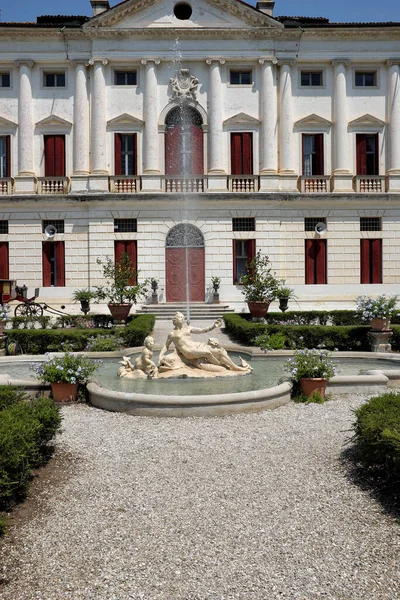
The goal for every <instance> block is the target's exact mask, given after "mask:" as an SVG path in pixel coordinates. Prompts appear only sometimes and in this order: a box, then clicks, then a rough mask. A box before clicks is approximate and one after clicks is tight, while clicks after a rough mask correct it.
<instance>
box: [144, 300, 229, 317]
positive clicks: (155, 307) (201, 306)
mask: <svg viewBox="0 0 400 600" xmlns="http://www.w3.org/2000/svg"><path fill="white" fill-rule="evenodd" d="M178 311H179V312H182V313H183V314H184V315H186V312H187V306H186V304H182V303H178V302H177V303H169V302H168V304H167V303H165V304H144V305H142V306H141V307H140V308H137V309H136V314H141V315H143V314H152V315H156V317H157V318H158V319H166V320H170V319H171V318H172V317H173V316H174V314H175V313H176V312H178ZM229 312H232V309H231V308H229V305H228V304H205V303H198V302H196V303H193V304H190V318H191V319H204V320H207V319H216V318H218V317H222V316H223V315H224V314H226V313H229Z"/></svg>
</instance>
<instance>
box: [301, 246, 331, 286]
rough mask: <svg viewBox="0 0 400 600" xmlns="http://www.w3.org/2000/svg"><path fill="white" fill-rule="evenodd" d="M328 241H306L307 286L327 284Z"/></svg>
mask: <svg viewBox="0 0 400 600" xmlns="http://www.w3.org/2000/svg"><path fill="white" fill-rule="evenodd" d="M326 249H327V244H326V240H305V272H306V284H310V285H312V284H314V285H315V284H325V283H327V253H326Z"/></svg>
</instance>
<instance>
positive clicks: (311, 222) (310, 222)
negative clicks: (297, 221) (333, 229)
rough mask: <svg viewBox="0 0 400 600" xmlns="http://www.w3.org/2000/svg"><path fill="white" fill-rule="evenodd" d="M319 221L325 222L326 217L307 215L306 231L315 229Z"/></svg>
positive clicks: (305, 220) (305, 221)
mask: <svg viewBox="0 0 400 600" xmlns="http://www.w3.org/2000/svg"><path fill="white" fill-rule="evenodd" d="M317 223H325V225H326V218H325V217H305V219H304V231H315V227H316V226H317Z"/></svg>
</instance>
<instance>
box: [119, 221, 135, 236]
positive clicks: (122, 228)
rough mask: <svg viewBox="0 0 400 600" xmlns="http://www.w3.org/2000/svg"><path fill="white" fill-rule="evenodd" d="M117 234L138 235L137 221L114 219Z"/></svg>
mask: <svg viewBox="0 0 400 600" xmlns="http://www.w3.org/2000/svg"><path fill="white" fill-rule="evenodd" d="M114 232H115V233H136V232H137V219H114Z"/></svg>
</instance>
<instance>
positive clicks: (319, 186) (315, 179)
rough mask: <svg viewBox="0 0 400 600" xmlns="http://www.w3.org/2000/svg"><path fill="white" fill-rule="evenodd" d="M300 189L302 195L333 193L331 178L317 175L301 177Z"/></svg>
mask: <svg viewBox="0 0 400 600" xmlns="http://www.w3.org/2000/svg"><path fill="white" fill-rule="evenodd" d="M299 189H300V192H301V193H302V194H323V193H327V192H330V191H331V178H330V176H329V175H315V176H311V177H310V176H306V175H302V176H301V177H299Z"/></svg>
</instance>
